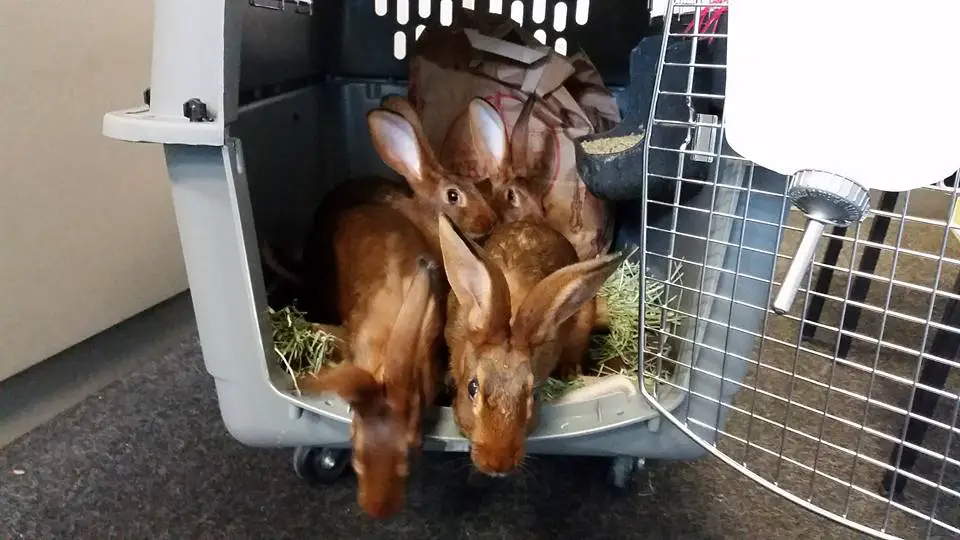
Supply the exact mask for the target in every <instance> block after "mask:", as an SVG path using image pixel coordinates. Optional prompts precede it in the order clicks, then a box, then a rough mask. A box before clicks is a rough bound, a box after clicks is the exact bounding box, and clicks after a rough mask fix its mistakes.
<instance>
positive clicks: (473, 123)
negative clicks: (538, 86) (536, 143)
mask: <svg viewBox="0 0 960 540" xmlns="http://www.w3.org/2000/svg"><path fill="white" fill-rule="evenodd" d="M537 103H538V100H537V96H536V95H533V94H532V95H530V97H529V98H528V99H527V100H526V101H525V102H524V104H523V108H522V109H521V110H520V114H519V116H517V121H516V123H514V127H513V133H512V134H511V135H510V137H509V144H508V137H507V133H506V126H505V124H504V122H503V119H502V118H501V116H500V113H499V112H497V109H496V108H495V107H494V106H493V105H491V104H490V103H489V102H487V101H486V100H483V99H481V98H475V99H473V100H471V101H470V104H469V105H468V107H467V111H466V117H467V121H466V122H459V123H458V124H455V126H454V129H466V130H468V131H469V138H470V140H471V141H472V142H473V145H474V149H475V150H474V151H475V153H476V154H477V155H478V156H480V157H481V158H483V157H485V158H486V160H487V161H486V162H485V163H482V164H481V165H480V166H479V167H478V170H484V171H494V173H493V174H490V175H489V178H490V183H491V186H492V193H491V195H490V197H491V200H490V202H491V206H493V208H494V210H496V211H497V215H498V217H499V218H500V220H501V221H505V222H510V221H518V220H521V219H525V218H536V219H538V220H544V219H546V217H545V212H544V208H543V196H544V193H545V192H546V190H547V188H548V187H549V183H550V175H551V174H553V172H554V171H555V170H556V166H557V164H556V160H557V151H558V140H557V137H556V134H554V133H550V135H549V136H548V137H547V138H546V140H545V141H544V146H543V151H542V152H541V153H540V155H534V154H533V153H532V152H531V151H530V146H531V143H532V140H531V134H530V120H531V118H532V117H533V110H534V106H535V105H536V104H537ZM547 120H549V119H547ZM547 125H548V126H550V127H551V128H554V129H555V128H557V127H559V126H561V125H562V122H561V121H560V120H559V119H555V120H554V121H552V122H551V121H547Z"/></svg>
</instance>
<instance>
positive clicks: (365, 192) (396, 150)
mask: <svg viewBox="0 0 960 540" xmlns="http://www.w3.org/2000/svg"><path fill="white" fill-rule="evenodd" d="M383 103H384V105H385V106H387V107H390V108H391V109H394V110H396V111H399V112H394V110H388V109H387V108H379V109H374V110H372V111H370V112H369V113H368V114H367V127H368V128H369V131H370V136H371V139H372V141H373V146H374V148H375V149H376V151H377V153H378V154H379V155H380V158H381V159H382V160H383V161H384V163H386V164H387V165H388V166H389V167H390V168H392V169H393V170H394V171H396V172H397V173H398V174H400V175H401V176H402V177H403V178H404V179H405V180H406V183H403V182H396V181H392V180H390V179H386V178H382V177H365V178H356V179H351V180H347V181H344V182H341V183H340V184H339V185H337V186H336V187H334V188H333V189H332V190H331V191H330V193H329V194H328V195H327V196H326V197H324V199H323V201H322V202H321V204H320V205H319V206H318V208H317V210H316V211H315V213H314V221H313V225H312V227H311V229H310V232H309V233H308V235H307V239H306V242H305V248H304V257H303V259H304V261H303V266H304V273H305V275H306V276H308V277H307V278H305V279H302V281H303V282H304V283H306V285H305V286H304V288H305V289H306V290H305V296H306V297H307V298H308V300H306V301H305V303H306V304H307V305H306V306H305V307H306V309H307V311H308V313H310V314H311V315H312V318H313V319H315V320H320V321H324V322H339V320H338V319H337V316H336V313H334V312H333V311H332V309H331V306H332V305H333V304H336V301H337V300H336V297H335V296H332V295H335V294H336V291H337V289H336V288H334V289H330V288H328V287H326V283H327V282H329V281H334V280H335V279H336V277H335V273H334V269H333V267H332V264H331V261H332V259H333V246H332V244H331V243H330V242H331V238H332V236H331V234H330V231H331V229H332V227H333V220H334V219H335V216H336V215H337V214H338V212H341V211H343V210H345V209H349V208H354V207H356V206H358V205H362V204H365V203H370V202H379V203H385V204H387V205H388V206H390V207H391V208H394V209H395V210H397V211H399V212H400V213H401V214H403V215H404V216H405V217H406V218H407V219H409V220H411V221H412V222H413V223H414V224H415V225H416V226H417V227H418V228H419V229H420V231H421V232H422V233H423V235H424V238H425V239H426V240H427V242H428V245H429V247H430V253H431V254H432V255H433V256H434V258H435V259H436V260H437V261H439V260H440V240H439V237H438V232H437V215H438V214H441V213H442V214H444V215H447V216H449V217H450V218H451V219H452V220H453V221H454V222H455V223H457V225H459V226H460V227H461V228H462V230H464V231H465V233H466V234H467V236H468V237H470V238H474V239H479V238H483V237H485V236H486V235H487V234H489V233H490V230H491V229H492V228H493V226H494V225H495V224H496V222H497V216H496V213H495V212H494V211H493V209H492V208H491V207H490V204H489V203H488V202H487V200H486V198H484V196H483V195H482V194H481V193H480V191H479V190H478V189H477V187H476V186H475V185H474V183H473V181H472V180H471V179H465V178H463V177H460V176H457V175H455V174H452V173H450V172H449V171H447V170H446V169H444V168H443V167H442V166H441V165H440V164H439V163H438V162H437V159H436V156H435V155H434V153H433V151H432V150H431V149H430V146H429V145H428V144H427V142H426V137H424V135H423V131H422V128H421V127H420V124H419V120H418V119H417V117H416V113H415V112H414V111H413V107H412V106H410V105H409V103H408V102H407V101H406V100H405V99H404V98H402V97H400V96H388V97H387V98H385V99H384V100H383Z"/></svg>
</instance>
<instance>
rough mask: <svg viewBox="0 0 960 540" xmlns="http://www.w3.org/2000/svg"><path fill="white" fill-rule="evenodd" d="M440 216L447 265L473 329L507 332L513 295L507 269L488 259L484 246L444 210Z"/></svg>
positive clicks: (447, 270)
mask: <svg viewBox="0 0 960 540" xmlns="http://www.w3.org/2000/svg"><path fill="white" fill-rule="evenodd" d="M439 219H440V227H439V228H440V251H441V252H442V253H443V269H444V272H446V274H447V281H449V282H450V288H451V289H452V291H453V294H454V295H456V297H457V301H458V302H459V303H460V305H461V306H462V308H463V309H465V310H467V324H468V325H469V327H470V330H471V331H482V332H484V333H485V335H486V336H498V335H501V334H505V332H506V330H507V327H508V325H509V318H510V296H509V294H508V289H507V284H506V280H505V279H504V277H503V273H502V272H500V270H499V269H498V268H496V267H494V266H493V265H492V264H490V263H488V262H487V261H485V260H484V257H483V256H482V250H481V248H480V247H478V246H477V245H476V244H474V243H473V242H471V241H470V240H469V239H467V238H466V237H464V236H463V234H461V233H460V231H458V230H457V229H456V227H455V226H454V224H453V222H451V221H450V219H449V218H447V216H445V215H444V214H440V218H439Z"/></svg>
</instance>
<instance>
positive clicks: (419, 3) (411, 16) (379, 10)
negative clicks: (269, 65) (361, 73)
mask: <svg viewBox="0 0 960 540" xmlns="http://www.w3.org/2000/svg"><path fill="white" fill-rule="evenodd" d="M261 1H262V0H261ZM454 1H455V0H439V1H438V0H375V1H374V7H373V9H374V12H375V13H376V14H377V16H380V17H385V16H387V14H388V13H390V7H391V5H392V6H393V8H394V9H393V13H394V16H395V17H396V20H397V24H398V25H400V27H401V28H400V29H399V30H397V32H396V33H395V34H394V35H393V56H394V57H395V58H397V59H398V60H402V59H404V58H405V57H406V56H407V49H408V44H409V41H410V38H411V34H412V37H413V39H414V40H416V39H418V38H419V37H420V34H421V33H422V32H423V29H424V27H425V26H426V23H430V22H433V21H435V20H439V21H440V24H441V25H443V26H449V25H450V23H451V22H452V21H453V4H454ZM456 1H459V2H461V4H462V5H463V7H464V8H466V9H476V0H456ZM486 3H487V5H488V11H489V12H490V13H494V14H498V15H499V14H503V13H504V10H506V11H507V13H508V14H509V15H510V18H511V19H513V20H514V21H516V22H517V23H518V24H520V25H521V26H526V27H530V26H533V27H534V28H535V30H534V32H533V36H534V37H535V38H537V41H539V42H540V43H543V44H544V45H547V44H548V43H550V44H551V46H552V47H553V49H554V50H555V51H557V53H559V54H564V55H565V54H567V40H566V38H565V37H563V35H562V33H563V31H564V30H566V29H567V27H569V26H572V25H577V26H583V25H585V24H586V23H587V18H588V14H589V12H590V0H560V1H556V0H527V1H523V0H512V1H511V0H487V2H486ZM437 4H439V5H437ZM528 4H530V8H529V9H527V5H528ZM548 4H552V9H548Z"/></svg>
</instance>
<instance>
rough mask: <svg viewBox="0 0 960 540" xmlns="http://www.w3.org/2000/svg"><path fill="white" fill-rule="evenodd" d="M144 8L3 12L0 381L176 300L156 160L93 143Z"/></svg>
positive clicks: (145, 33)
mask: <svg viewBox="0 0 960 540" xmlns="http://www.w3.org/2000/svg"><path fill="white" fill-rule="evenodd" d="M152 14H153V2H148V1H140V2H108V1H106V0H89V1H85V2H54V3H53V4H50V3H46V4H38V3H36V2H17V1H12V0H5V1H0V119H2V123H3V125H2V126H0V380H3V379H5V378H7V377H9V376H10V375H12V374H14V373H16V372H18V371H20V370H22V369H24V368H27V367H29V366H30V365H33V364H35V363H36V362H39V361H41V360H43V359H45V358H47V357H49V356H51V355H53V354H56V353H57V352H60V351H61V350H63V349H65V348H67V347H69V346H71V345H73V344H75V343H78V342H79V341H82V340H83V339H85V338H87V337H90V336H91V335H94V334H96V333H97V332H99V331H101V330H103V329H105V328H108V327H110V326H112V325H114V324H116V323H117V322H120V321H122V320H123V319H126V318H128V317H130V316H132V315H134V314H136V313H138V312H140V311H143V310H144V309H146V308H148V307H150V306H152V305H154V304H156V303H157V302H159V301H162V300H164V299H166V298H169V297H170V296H172V295H174V294H176V293H177V292H180V291H183V290H184V289H185V288H186V278H185V274H184V269H183V260H182V257H181V254H180V245H179V239H178V236H177V229H176V223H175V220H174V214H173V207H172V204H171V199H170V189H169V185H168V182H167V178H166V171H165V170H164V167H163V155H162V149H161V148H160V147H159V146H154V145H136V144H131V143H122V142H119V141H113V140H110V139H107V138H105V137H103V136H102V135H101V133H100V122H101V117H102V115H103V113H104V112H106V111H108V110H111V109H118V108H124V107H128V106H134V105H136V104H137V102H138V100H139V99H140V96H141V92H142V91H143V89H144V87H146V86H147V85H148V84H149V80H150V79H149V74H150V46H151V32H152Z"/></svg>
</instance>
